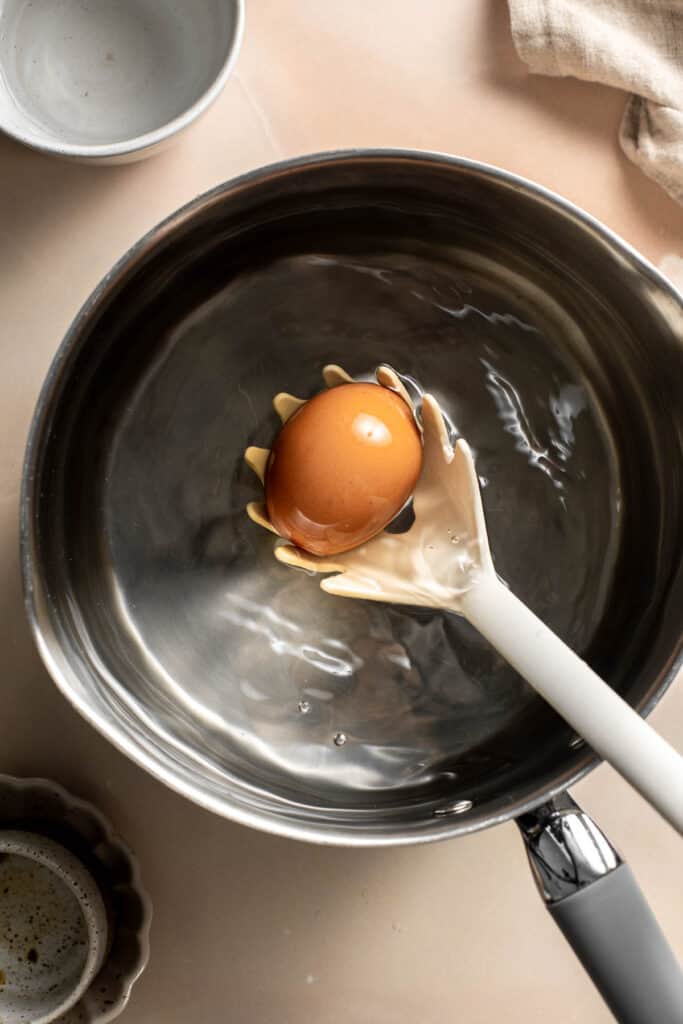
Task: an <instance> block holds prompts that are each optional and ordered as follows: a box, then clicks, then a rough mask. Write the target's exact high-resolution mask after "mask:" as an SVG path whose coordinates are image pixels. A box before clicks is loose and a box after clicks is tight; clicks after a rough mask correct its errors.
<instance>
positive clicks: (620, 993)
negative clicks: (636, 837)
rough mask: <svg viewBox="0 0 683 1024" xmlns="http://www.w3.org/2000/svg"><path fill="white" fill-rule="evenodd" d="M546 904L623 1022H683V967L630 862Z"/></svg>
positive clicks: (604, 997)
mask: <svg viewBox="0 0 683 1024" xmlns="http://www.w3.org/2000/svg"><path fill="white" fill-rule="evenodd" d="M548 910H549V911H550V913H551V914H552V915H553V917H554V918H555V920H556V921H557V924H558V925H559V927H560V928H561V930H562V932H563V933H564V935H565V937H566V938H567V940H568V942H569V944H570V945H571V946H572V947H573V949H574V952H575V953H576V955H577V956H578V957H579V959H580V960H581V962H582V964H583V966H584V967H585V968H586V971H587V972H588V974H589V975H590V976H591V978H592V979H593V981H594V982H595V985H596V987H597V988H598V990H599V992H600V994H601V995H602V997H603V999H604V1000H605V1002H606V1003H607V1005H608V1006H609V1008H610V1010H611V1011H612V1013H613V1014H614V1016H615V1018H616V1019H617V1021H619V1024H683V972H681V968H680V966H679V964H678V962H677V961H676V958H675V957H674V955H673V953H672V951H671V949H670V948H669V945H668V943H667V941H666V939H665V938H664V935H663V934H662V931H661V929H660V927H659V925H658V924H657V921H656V919H655V916H654V914H653V913H652V911H651V910H650V908H649V906H648V904H647V903H646V901H645V897H644V896H643V894H642V892H641V891H640V889H639V887H638V884H637V882H636V880H635V878H634V877H633V874H632V873H631V870H630V869H629V867H628V865H627V864H621V865H620V866H619V867H618V868H616V869H615V870H614V871H611V872H610V873H609V874H607V875H605V876H604V878H600V879H598V880H597V881H595V882H593V883H592V884H591V885H589V886H587V887H586V888H585V889H581V890H579V891H578V892H575V893H573V894H572V895H570V896H566V897H565V898H564V899H561V900H559V901H558V902H557V903H552V904H549V905H548Z"/></svg>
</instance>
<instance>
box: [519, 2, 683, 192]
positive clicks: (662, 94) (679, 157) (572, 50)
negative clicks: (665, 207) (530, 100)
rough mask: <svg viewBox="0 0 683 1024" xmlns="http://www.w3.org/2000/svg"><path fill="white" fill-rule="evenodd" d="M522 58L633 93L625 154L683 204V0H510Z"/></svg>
mask: <svg viewBox="0 0 683 1024" xmlns="http://www.w3.org/2000/svg"><path fill="white" fill-rule="evenodd" d="M509 4H510V18H511V24H512V35H513V39H514V42H515V46H516V48H517V52H518V53H519V55H520V57H521V58H522V60H523V61H524V62H525V63H526V64H528V65H529V68H530V70H531V71H532V72H534V73H536V74H540V75H560V76H562V75H573V76H574V77H575V78H583V79H586V80H588V81H591V82H602V83H604V84H605V85H611V86H614V87H615V88H617V89H625V90H627V91H628V92H631V93H633V94H634V95H632V96H631V98H630V99H629V101H628V104H627V107H626V110H625V112H624V117H623V120H622V122H621V129H620V132H619V141H620V143H621V147H622V149H623V150H624V152H625V153H626V155H627V156H628V157H629V159H631V160H632V161H633V163H634V164H637V165H638V167H640V168H641V169H642V170H643V171H644V172H645V173H646V174H648V175H649V176H650V177H651V178H653V179H654V180H655V181H656V182H658V183H659V184H660V185H661V186H662V187H663V188H665V189H666V191H667V192H668V193H669V194H670V195H672V196H673V197H674V199H677V200H678V201H679V202H680V203H683V0H509Z"/></svg>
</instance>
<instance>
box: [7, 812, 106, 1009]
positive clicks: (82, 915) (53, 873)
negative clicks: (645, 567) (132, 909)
mask: <svg viewBox="0 0 683 1024" xmlns="http://www.w3.org/2000/svg"><path fill="white" fill-rule="evenodd" d="M107 935H108V927H107V914H106V910H105V906H104V902H103V900H102V895H101V893H100V890H99V888H98V886H97V884H96V882H95V880H94V879H93V877H92V875H91V874H90V873H89V872H88V871H87V870H86V868H85V867H84V866H83V864H81V862H80V861H79V860H78V859H77V858H76V857H74V855H73V854H72V853H70V852H69V850H67V849H65V848H64V847H63V846H60V845H59V843H55V842H54V841H53V840H52V839H47V838H45V837H44V836H40V835H36V834H35V833H31V832H20V831H14V830H8V831H0V1020H2V1021H3V1024H48V1022H49V1021H54V1020H56V1019H57V1017H59V1016H60V1015H61V1014H63V1013H65V1012H66V1011H67V1010H69V1009H71V1007H72V1006H75V1004H76V1003H77V1002H78V1001H79V999H80V998H81V996H82V995H83V994H84V993H85V992H86V990H87V989H88V986H89V985H90V983H91V981H92V980H93V978H94V977H95V975H96V974H97V972H98V971H99V969H100V967H101V966H102V962H103V960H104V956H105V953H106V950H107Z"/></svg>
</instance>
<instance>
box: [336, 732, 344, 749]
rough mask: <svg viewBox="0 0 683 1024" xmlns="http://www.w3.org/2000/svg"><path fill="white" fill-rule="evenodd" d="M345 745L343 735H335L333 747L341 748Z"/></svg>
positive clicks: (339, 733) (340, 733) (341, 733)
mask: <svg viewBox="0 0 683 1024" xmlns="http://www.w3.org/2000/svg"><path fill="white" fill-rule="evenodd" d="M345 743H346V736H345V735H344V733H343V732H338V733H337V735H336V736H335V737H334V745H335V747H343V746H344V744H345Z"/></svg>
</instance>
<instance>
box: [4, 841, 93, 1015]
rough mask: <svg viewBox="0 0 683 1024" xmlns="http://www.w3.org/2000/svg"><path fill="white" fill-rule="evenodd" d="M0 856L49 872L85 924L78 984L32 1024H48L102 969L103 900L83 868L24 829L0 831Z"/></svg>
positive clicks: (70, 855)
mask: <svg viewBox="0 0 683 1024" xmlns="http://www.w3.org/2000/svg"><path fill="white" fill-rule="evenodd" d="M0 852H2V853H5V854H11V855H14V856H16V857H22V858H24V859H25V860H29V861H32V862H33V863H35V864H39V865H40V866H41V867H44V868H45V869H46V870H48V871H49V872H50V873H51V874H52V875H54V877H55V878H57V879H58V880H59V882H60V883H61V885H62V886H63V887H64V888H65V889H68V891H69V892H70V893H71V895H72V896H73V897H74V898H75V900H76V902H77V904H78V909H79V911H80V914H81V917H82V918H83V921H84V922H85V927H86V931H87V933H88V952H87V955H86V958H85V962H84V964H83V968H82V970H81V972H80V974H79V976H78V981H77V982H76V984H75V985H74V986H73V988H71V989H70V990H69V992H68V993H67V995H65V996H64V998H63V999H62V1001H61V1003H57V1004H56V1005H55V1006H53V1007H52V1009H49V1010H47V1012H45V1013H42V1014H41V1015H40V1017H37V1018H36V1020H35V1024H49V1022H50V1021H53V1020H56V1019H57V1018H58V1017H59V1016H61V1015H62V1014H63V1013H66V1012H67V1011H68V1010H70V1009H71V1008H72V1007H73V1006H75V1005H76V1003H78V1002H79V1000H80V999H81V997H82V996H83V995H84V993H85V992H86V991H87V989H88V988H89V986H90V984H91V982H92V980H93V978H94V977H95V975H96V974H97V972H98V971H99V969H100V967H101V965H102V961H103V960H104V957H105V954H106V947H107V939H108V926H107V913H106V910H105V907H104V900H103V899H102V894H101V892H100V889H99V886H98V884H97V882H96V881H95V879H94V878H93V876H92V875H91V874H90V872H89V871H88V869H87V868H86V867H85V865H84V864H82V863H81V862H80V861H79V860H78V858H77V857H76V856H75V855H74V854H73V853H71V851H70V850H67V849H66V847H65V846H62V845H61V844H60V843H58V842H56V841H55V840H54V839H50V838H48V837H47V836H42V835H40V834H38V833H34V832H28V831H25V830H23V829H14V828H12V829H0Z"/></svg>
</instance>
